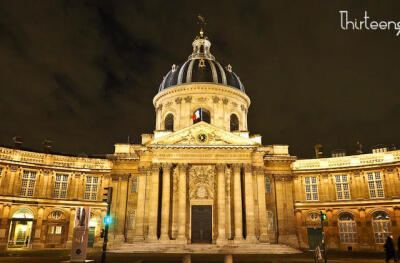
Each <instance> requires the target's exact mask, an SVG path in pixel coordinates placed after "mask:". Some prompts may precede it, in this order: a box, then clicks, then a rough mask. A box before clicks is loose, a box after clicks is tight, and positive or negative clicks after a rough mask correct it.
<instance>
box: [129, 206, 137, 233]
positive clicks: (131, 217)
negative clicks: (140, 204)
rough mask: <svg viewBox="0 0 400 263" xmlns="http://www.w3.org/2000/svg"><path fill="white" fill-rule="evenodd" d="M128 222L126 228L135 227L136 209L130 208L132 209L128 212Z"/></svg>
mask: <svg viewBox="0 0 400 263" xmlns="http://www.w3.org/2000/svg"><path fill="white" fill-rule="evenodd" d="M128 222H129V225H128V228H129V229H130V230H132V229H135V225H136V210H132V211H131V212H130V213H129V220H128Z"/></svg>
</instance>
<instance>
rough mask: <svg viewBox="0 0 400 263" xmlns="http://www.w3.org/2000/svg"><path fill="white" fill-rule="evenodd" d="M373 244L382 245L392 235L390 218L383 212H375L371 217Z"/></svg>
mask: <svg viewBox="0 0 400 263" xmlns="http://www.w3.org/2000/svg"><path fill="white" fill-rule="evenodd" d="M372 220H373V227H374V236H375V242H376V243H378V244H383V243H385V241H386V238H387V237H388V236H390V235H391V234H392V225H391V224H390V218H389V216H388V214H386V213H385V212H375V213H374V215H373V216H372Z"/></svg>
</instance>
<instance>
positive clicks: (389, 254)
mask: <svg viewBox="0 0 400 263" xmlns="http://www.w3.org/2000/svg"><path fill="white" fill-rule="evenodd" d="M383 247H384V248H385V256H386V259H385V262H389V261H390V260H391V259H393V262H396V257H395V250H394V243H393V236H388V237H387V238H386V242H385V244H384V245H383Z"/></svg>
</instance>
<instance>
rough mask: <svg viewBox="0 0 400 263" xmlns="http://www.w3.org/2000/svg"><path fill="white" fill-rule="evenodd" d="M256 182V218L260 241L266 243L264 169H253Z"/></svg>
mask: <svg viewBox="0 0 400 263" xmlns="http://www.w3.org/2000/svg"><path fill="white" fill-rule="evenodd" d="M254 172H255V176H256V180H257V194H258V197H257V198H258V216H259V226H258V227H259V229H260V241H261V242H268V241H269V240H268V230H267V211H266V209H267V207H266V204H265V175H264V167H257V168H255V169H254Z"/></svg>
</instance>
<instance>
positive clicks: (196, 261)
mask: <svg viewBox="0 0 400 263" xmlns="http://www.w3.org/2000/svg"><path fill="white" fill-rule="evenodd" d="M68 255H69V251H67V250H46V251H45V250H44V251H29V252H28V251H22V250H15V251H8V252H7V253H6V254H2V255H1V256H0V262H1V263H3V262H4V263H59V262H61V261H64V260H68V259H69V256H68ZM100 256H101V253H100V252H98V251H92V252H90V253H89V255H88V259H93V260H95V262H96V263H99V262H100ZM233 260H234V262H235V263H236V262H240V263H286V262H288V263H290V262H296V263H302V262H304V263H312V262H314V260H313V257H312V254H311V253H309V252H306V253H300V254H287V255H262V254H257V255H255V254H253V255H240V254H236V255H234V256H233ZM125 262H126V263H128V262H129V263H152V262H167V263H175V262H176V263H180V262H182V254H176V253H167V254H156V253H152V254H148V253H147V254H128V253H109V254H107V263H125ZM192 262H193V263H205V262H209V263H218V262H224V255H220V254H208V255H207V254H192ZM328 262H329V263H347V262H360V263H363V262H365V263H379V262H384V255H383V254H382V253H356V252H353V253H346V252H328Z"/></svg>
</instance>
